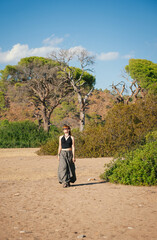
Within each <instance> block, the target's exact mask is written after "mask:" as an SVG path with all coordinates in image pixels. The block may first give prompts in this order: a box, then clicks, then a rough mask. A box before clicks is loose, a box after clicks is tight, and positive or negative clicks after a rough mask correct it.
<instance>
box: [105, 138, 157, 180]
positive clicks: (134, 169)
mask: <svg viewBox="0 0 157 240" xmlns="http://www.w3.org/2000/svg"><path fill="white" fill-rule="evenodd" d="M105 167H107V169H106V170H105V172H104V173H103V174H102V175H101V178H102V179H104V180H106V181H110V182H112V183H120V184H128V185H157V140H156V141H154V142H149V143H147V144H145V145H144V146H141V147H139V148H138V149H136V150H134V151H130V152H128V153H126V154H125V155H124V158H122V157H120V158H118V159H116V160H113V161H112V162H111V163H109V164H106V165H105Z"/></svg>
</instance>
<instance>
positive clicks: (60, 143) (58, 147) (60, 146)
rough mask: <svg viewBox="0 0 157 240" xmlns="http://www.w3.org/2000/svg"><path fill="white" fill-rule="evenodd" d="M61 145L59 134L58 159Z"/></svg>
mask: <svg viewBox="0 0 157 240" xmlns="http://www.w3.org/2000/svg"><path fill="white" fill-rule="evenodd" d="M61 149H62V146H61V136H60V137H59V147H58V160H59V154H60V152H61Z"/></svg>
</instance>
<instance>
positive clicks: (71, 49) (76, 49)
mask: <svg viewBox="0 0 157 240" xmlns="http://www.w3.org/2000/svg"><path fill="white" fill-rule="evenodd" d="M83 50H86V49H85V48H83V47H82V46H76V47H72V48H70V49H69V52H70V53H71V54H74V53H76V54H79V53H81V52H82V51H83Z"/></svg>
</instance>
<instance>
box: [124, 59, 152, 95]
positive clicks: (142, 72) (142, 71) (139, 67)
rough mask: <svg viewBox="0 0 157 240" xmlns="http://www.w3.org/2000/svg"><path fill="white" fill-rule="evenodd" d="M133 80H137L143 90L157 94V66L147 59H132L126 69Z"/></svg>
mask: <svg viewBox="0 0 157 240" xmlns="http://www.w3.org/2000/svg"><path fill="white" fill-rule="evenodd" d="M125 69H126V71H127V72H128V73H129V75H130V76H131V78H132V79H136V80H137V81H138V82H139V84H140V85H141V87H142V88H144V89H147V90H149V92H151V93H155V94H157V64H156V63H153V62H151V61H148V60H145V59H130V60H129V64H128V65H127V66H126V67H125Z"/></svg>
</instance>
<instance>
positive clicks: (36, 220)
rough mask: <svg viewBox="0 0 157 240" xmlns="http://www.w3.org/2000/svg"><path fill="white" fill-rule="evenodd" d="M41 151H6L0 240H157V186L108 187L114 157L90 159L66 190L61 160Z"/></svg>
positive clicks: (1, 164)
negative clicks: (60, 176)
mask: <svg viewBox="0 0 157 240" xmlns="http://www.w3.org/2000/svg"><path fill="white" fill-rule="evenodd" d="M36 151H37V149H0V240H20V239H28V240H59V239H61V240H62V239H64V240H75V239H87V240H99V239H107V240H145V239H149V240H156V239H157V187H135V186H124V185H116V184H111V183H106V182H103V181H101V180H100V179H99V174H100V173H102V172H103V170H104V163H106V162H109V161H110V160H111V158H89V159H88V158H87V159H77V161H76V173H77V181H76V183H75V184H73V186H72V187H70V188H62V185H60V184H59V183H58V180H57V168H58V160H57V158H56V157H55V156H37V155H36V153H35V152H36ZM94 179H96V180H94ZM89 180H90V181H89Z"/></svg>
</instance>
